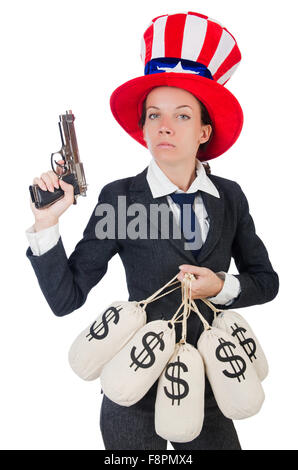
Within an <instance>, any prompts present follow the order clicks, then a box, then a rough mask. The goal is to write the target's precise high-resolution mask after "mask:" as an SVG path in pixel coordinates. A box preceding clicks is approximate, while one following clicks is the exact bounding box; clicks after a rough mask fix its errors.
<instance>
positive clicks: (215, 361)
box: [197, 326, 265, 419]
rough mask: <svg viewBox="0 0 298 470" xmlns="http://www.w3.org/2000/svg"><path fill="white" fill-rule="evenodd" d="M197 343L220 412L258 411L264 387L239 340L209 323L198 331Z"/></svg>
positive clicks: (242, 413) (232, 416)
mask: <svg viewBox="0 0 298 470" xmlns="http://www.w3.org/2000/svg"><path fill="white" fill-rule="evenodd" d="M197 347H198V350H199V351H200V353H201V355H202V357H203V360H204V364H205V370H206V374H207V377H208V379H209V382H210V385H211V387H212V390H213V393H214V396H215V399H216V401H217V404H218V406H219V408H220V409H221V411H222V413H223V414H224V415H225V416H226V417H227V418H230V419H243V418H248V417H249V416H253V415H255V414H256V413H258V411H259V410H260V408H261V406H262V404H263V401H264V398H265V396H264V391H263V388H262V385H261V382H260V379H259V377H258V376H257V373H256V370H255V368H254V367H253V365H252V364H251V362H250V361H249V360H248V358H247V356H246V355H245V353H244V351H243V349H242V347H241V346H240V345H239V343H238V341H237V340H235V338H234V337H233V336H231V335H230V334H229V333H227V332H226V331H224V330H220V329H219V328H216V327H213V326H212V327H209V329H205V331H204V332H203V333H202V334H201V336H200V338H199V340H198V343H197Z"/></svg>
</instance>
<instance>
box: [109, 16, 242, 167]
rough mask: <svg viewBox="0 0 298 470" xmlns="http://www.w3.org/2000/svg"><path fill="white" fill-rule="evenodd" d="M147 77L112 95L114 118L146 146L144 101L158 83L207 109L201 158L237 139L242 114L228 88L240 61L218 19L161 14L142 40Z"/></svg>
mask: <svg viewBox="0 0 298 470" xmlns="http://www.w3.org/2000/svg"><path fill="white" fill-rule="evenodd" d="M141 59H142V61H143V63H144V67H145V71H144V73H145V74H144V76H141V77H137V78H134V79H132V80H129V81H128V82H126V83H124V84H123V85H121V86H119V87H118V88H116V90H115V91H114V92H113V93H112V95H111V98H110V106H111V110H112V113H113V116H114V117H115V119H116V120H117V121H118V123H119V124H120V125H121V126H122V127H123V129H124V130H125V131H126V132H127V133H128V134H129V135H131V137H133V138H134V139H136V140H137V141H138V142H139V143H140V144H142V145H144V146H145V147H147V144H146V142H145V140H144V139H143V131H142V129H140V128H139V125H138V122H139V120H140V117H141V114H142V105H143V101H144V99H145V98H146V96H147V95H148V93H149V92H150V91H151V90H152V89H153V88H155V87H158V86H171V87H178V88H183V89H184V90H187V91H189V92H190V93H192V94H193V95H194V96H196V97H197V98H198V99H199V100H200V101H201V102H202V103H203V104H204V105H205V106H206V108H207V110H208V112H209V115H210V117H211V120H212V129H213V135H212V138H211V141H210V142H209V144H208V147H207V149H206V151H205V152H204V151H203V150H202V149H201V147H200V148H199V151H198V154H197V158H198V159H199V160H201V161H206V160H211V159H212V158H215V157H218V156H219V155H221V154H223V153H224V152H226V151H227V150H228V149H229V148H230V147H231V146H232V145H233V144H234V142H235V141H236V140H237V138H238V136H239V134H240V132H241V129H242V125H243V112H242V109H241V106H240V104H239V102H238V101H237V99H236V98H235V96H234V95H233V94H232V93H231V92H230V91H229V90H227V89H226V88H225V86H224V85H225V84H226V83H227V81H228V80H229V79H230V77H231V75H232V74H233V73H234V71H235V69H236V68H237V66H238V65H239V62H240V60H241V54H240V51H239V48H238V45H237V43H236V40H235V38H234V37H233V36H232V34H231V33H230V32H229V31H228V30H227V29H226V28H224V27H223V26H222V25H221V24H219V23H218V22H217V21H215V20H213V19H211V18H208V17H207V16H205V15H202V14H200V13H195V12H190V11H189V12H187V13H177V14H172V15H161V16H158V17H157V18H154V19H153V20H152V21H151V23H150V25H149V27H148V28H147V29H146V31H145V33H144V35H143V37H142V43H141Z"/></svg>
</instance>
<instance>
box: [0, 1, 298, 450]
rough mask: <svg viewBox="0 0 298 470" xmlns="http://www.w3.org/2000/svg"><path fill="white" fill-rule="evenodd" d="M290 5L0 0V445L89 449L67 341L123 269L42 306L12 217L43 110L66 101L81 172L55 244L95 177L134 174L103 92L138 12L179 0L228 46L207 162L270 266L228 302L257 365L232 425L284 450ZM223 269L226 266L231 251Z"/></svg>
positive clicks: (290, 230) (74, 235)
mask: <svg viewBox="0 0 298 470" xmlns="http://www.w3.org/2000/svg"><path fill="white" fill-rule="evenodd" d="M294 8H295V2H294V1H292V0H285V1H284V2H282V3H281V2H279V1H263V2H260V1H250V2H245V3H243V2H239V1H238V0H235V1H234V0H226V1H224V2H223V1H221V0H218V1H217V0H209V1H208V2H199V1H186V0H183V1H175V0H163V2H160V1H151V2H140V1H129V2H122V1H119V0H118V1H113V2H102V1H99V0H98V1H92V0H84V1H83V0H80V1H76V0H71V1H70V0H69V1H68V0H59V1H56V0H51V1H42V2H40V1H34V0H27V1H26V2H22V1H13V0H12V1H10V2H2V3H1V11H0V43H1V53H0V58H1V59H0V60H1V81H2V83H1V87H0V90H1V91H0V93H1V100H0V102H1V113H0V119H1V157H2V158H1V161H2V163H1V167H2V172H1V213H2V230H1V254H2V256H1V261H2V270H1V272H2V292H1V300H2V309H1V310H2V311H1V328H0V335H1V336H0V348H1V351H0V357H1V376H0V377H1V405H0V407H1V409H0V416H1V419H0V433H1V436H0V442H1V444H0V445H1V448H3V449H103V448H104V447H103V443H102V440H101V434H100V429H99V412H100V405H101V399H102V395H101V394H100V382H99V380H96V381H94V382H84V381H82V380H81V379H79V378H78V377H77V376H76V375H75V374H74V373H73V372H72V370H71V369H70V367H69V365H68V359H67V354H68V350H69V347H70V345H71V343H72V341H73V340H74V338H75V337H76V336H77V334H78V333H79V332H80V331H81V330H82V329H84V328H85V327H86V326H87V325H88V324H89V323H90V322H91V321H93V319H94V318H95V316H96V315H97V314H98V313H100V312H101V311H103V309H104V308H105V307H106V306H107V305H109V304H110V303H111V302H112V301H114V300H117V299H123V300H127V298H128V293H127V289H126V282H125V273H124V268H123V266H122V264H121V260H120V258H119V257H118V256H116V257H114V258H113V259H112V260H111V261H110V263H109V269H108V272H107V274H106V275H105V277H104V278H103V279H102V281H101V282H100V283H99V284H98V285H97V286H96V287H95V288H94V289H93V290H92V291H91V293H90V294H89V296H88V299H87V301H86V303H85V305H84V306H83V307H82V308H81V309H79V310H77V311H75V312H73V313H72V314H71V315H68V316H66V317H63V318H58V317H55V316H54V315H53V313H52V312H51V310H50V308H49V307H48V305H47V303H46V300H45V299H44V297H43V295H42V293H41V291H40V289H39V286H38V282H37V279H36V277H35V274H34V272H33V269H32V267H31V264H30V262H29V260H28V259H27V258H26V256H25V251H26V249H27V246H28V243H27V239H26V236H25V229H27V228H28V227H29V226H31V225H32V223H33V215H32V213H31V210H30V207H29V191H28V186H29V184H31V183H32V179H33V177H34V176H39V175H40V174H41V173H42V172H43V171H46V170H48V169H50V153H51V152H54V151H56V150H59V149H60V146H61V144H60V137H59V133H58V116H59V114H62V113H64V112H65V111H66V110H67V109H72V110H73V112H74V114H75V116H76V131H77V138H78V144H79V149H80V154H81V159H82V161H83V164H84V168H85V173H86V178H87V182H88V185H89V186H88V192H87V197H86V198H79V200H78V205H77V206H72V207H71V208H70V209H69V210H68V211H67V212H66V213H65V214H64V215H63V216H62V218H61V221H60V232H61V234H62V238H63V242H64V246H65V249H66V251H67V254H68V255H70V253H71V252H72V250H73V249H74V246H75V244H76V243H77V242H78V241H79V240H80V238H81V236H82V233H83V229H84V227H85V225H86V223H87V221H88V219H89V217H90V215H91V212H92V210H93V208H94V206H95V204H96V201H97V197H98V194H99V191H100V190H101V188H102V187H103V186H104V185H105V184H106V183H108V182H110V181H114V180H116V179H120V178H124V177H128V176H133V175H136V174H137V173H139V172H141V171H142V170H143V169H144V168H145V167H146V166H147V165H148V163H149V161H150V159H151V155H150V153H149V151H148V150H147V149H145V148H144V147H142V146H141V145H140V144H138V143H137V142H136V141H134V140H133V139H132V138H131V137H130V136H129V135H128V134H126V133H125V132H124V131H123V130H122V128H121V127H120V126H119V125H118V123H117V122H116V121H115V120H114V118H113V116H112V113H111V111H110V107H109V98H110V95H111V93H112V92H113V90H114V89H115V88H116V87H118V86H119V85H120V84H122V83H123V82H125V81H127V80H129V79H131V78H134V77H137V76H141V75H143V64H142V62H141V59H140V44H141V36H142V34H143V32H144V31H145V29H146V28H147V27H148V26H149V23H150V21H151V19H152V18H154V17H156V16H159V15H161V14H166V13H179V12H186V11H197V12H200V13H203V14H205V15H208V16H209V17H211V18H214V19H216V20H218V21H219V22H221V23H222V24H223V25H224V26H226V27H227V28H228V29H229V30H230V31H231V33H232V34H233V35H234V36H235V38H236V40H237V42H238V45H239V48H240V50H241V52H242V62H241V64H240V66H239V67H238V69H237V71H236V73H235V75H234V76H233V77H232V78H231V80H230V81H229V82H228V84H227V88H229V89H230V91H231V92H232V93H234V94H235V96H236V97H237V98H238V100H239V102H240V103H241V105H242V108H243V111H244V118H245V122H244V127H243V131H242V133H241V135H240V137H239V139H238V141H237V142H236V144H235V145H234V146H233V147H232V148H231V149H230V150H229V151H228V152H226V153H225V154H224V155H222V156H221V157H219V158H217V159H215V160H213V161H211V162H210V165H211V169H212V173H213V174H216V175H219V176H222V177H225V178H228V179H231V180H235V181H237V182H238V183H239V184H240V185H241V187H242V189H243V191H244V192H245V194H246V196H247V198H248V201H249V205H250V211H251V214H252V216H253V219H254V222H255V226H256V231H257V234H258V235H259V236H260V238H261V239H262V240H263V242H264V243H265V246H266V248H267V250H268V253H269V257H270V260H271V263H272V265H273V267H274V269H275V270H276V271H277V272H278V274H279V276H280V291H279V294H278V296H277V297H276V299H274V301H273V302H270V303H267V304H264V305H258V306H253V307H249V308H244V309H240V311H239V312H240V313H241V314H242V315H244V316H245V318H246V319H247V320H248V321H249V322H250V323H251V325H252V327H253V329H254V330H255V332H256V334H257V336H258V338H259V339H260V341H261V343H262V345H263V348H264V350H265V352H266V354H267V357H268V361H269V365H270V374H269V376H268V378H267V379H266V380H265V381H264V383H263V385H264V389H265V393H266V400H265V402H264V405H263V407H262V409H261V411H260V412H259V413H258V414H257V415H256V416H254V417H252V418H249V419H246V420H243V421H237V422H235V425H236V428H237V430H238V433H239V438H240V441H241V444H242V447H243V449H297V448H298V445H297V440H298V438H297V427H296V423H297V419H298V411H297V351H298V349H297V348H298V342H297V329H298V328H297V327H298V325H297V305H296V293H297V276H296V269H295V268H296V265H297V256H296V254H297V234H296V217H297V196H296V191H297V182H296V178H297V135H298V134H297V130H296V128H297V91H296V90H297V89H296V86H295V85H296V82H297V80H296V79H297V33H296V31H297V28H296V21H297V20H296V15H295V10H294ZM177 272H178V269H177ZM229 272H231V273H234V274H237V270H236V268H235V266H234V264H233V262H232V264H231V268H230V271H229ZM145 275H146V273H145V271H144V277H145ZM144 282H145V281H144ZM169 448H171V447H169Z"/></svg>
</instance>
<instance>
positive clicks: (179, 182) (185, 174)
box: [155, 160, 197, 192]
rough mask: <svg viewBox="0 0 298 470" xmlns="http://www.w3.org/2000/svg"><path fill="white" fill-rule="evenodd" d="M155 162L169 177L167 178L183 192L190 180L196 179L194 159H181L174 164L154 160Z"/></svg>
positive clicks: (187, 187)
mask: <svg viewBox="0 0 298 470" xmlns="http://www.w3.org/2000/svg"><path fill="white" fill-rule="evenodd" d="M155 161H156V160H155ZM156 164H157V165H158V166H159V168H160V169H161V170H162V171H163V172H164V174H165V175H166V176H167V177H168V178H169V180H170V181H171V182H172V183H174V184H175V185H176V186H178V188H179V189H181V190H182V191H184V192H186V191H187V190H188V189H189V188H190V186H191V184H192V182H193V181H194V180H195V179H196V176H197V175H196V163H195V161H190V162H185V161H183V162H178V163H177V162H175V164H174V165H170V164H167V163H165V162H158V161H156Z"/></svg>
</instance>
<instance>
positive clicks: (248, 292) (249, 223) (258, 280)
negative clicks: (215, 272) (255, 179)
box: [220, 184, 279, 309]
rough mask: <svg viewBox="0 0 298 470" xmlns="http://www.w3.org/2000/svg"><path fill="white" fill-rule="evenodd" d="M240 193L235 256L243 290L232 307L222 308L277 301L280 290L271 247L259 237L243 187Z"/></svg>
mask: <svg viewBox="0 0 298 470" xmlns="http://www.w3.org/2000/svg"><path fill="white" fill-rule="evenodd" d="M237 186H238V189H239V191H240V194H239V201H240V204H239V216H238V224H237V229H236V233H235V237H234V240H233V244H232V257H233V258H234V261H235V264H236V267H237V269H238V272H239V274H235V277H236V278H238V280H239V282H240V287H241V292H240V294H239V296H238V297H237V298H236V299H235V300H234V301H233V302H232V303H231V304H229V306H226V305H221V306H220V308H222V309H234V308H241V307H249V306H251V305H257V304H263V303H266V302H270V301H271V300H273V299H274V298H275V297H276V295H277V293H278V290H279V278H278V274H277V273H276V272H275V271H274V270H273V267H272V265H271V262H270V260H269V256H268V252H267V249H266V247H265V245H264V243H263V242H262V240H261V239H260V238H259V237H258V235H257V234H256V230H255V225H254V221H253V219H252V217H251V215H250V213H249V205H248V201H247V198H246V196H245V194H244V193H243V191H242V189H241V187H240V186H239V185H238V184H237Z"/></svg>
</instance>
